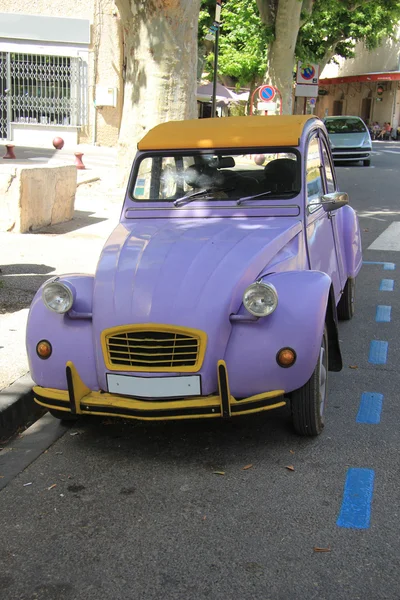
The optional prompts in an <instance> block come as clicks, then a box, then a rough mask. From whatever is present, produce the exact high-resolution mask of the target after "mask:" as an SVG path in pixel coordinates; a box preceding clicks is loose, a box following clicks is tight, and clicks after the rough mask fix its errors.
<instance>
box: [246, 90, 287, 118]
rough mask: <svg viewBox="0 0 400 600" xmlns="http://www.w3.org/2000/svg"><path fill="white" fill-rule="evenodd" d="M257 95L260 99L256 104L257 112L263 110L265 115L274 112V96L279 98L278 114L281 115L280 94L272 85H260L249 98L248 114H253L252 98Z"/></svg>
mask: <svg viewBox="0 0 400 600" xmlns="http://www.w3.org/2000/svg"><path fill="white" fill-rule="evenodd" d="M257 93H258V97H259V99H260V102H258V103H257V110H265V112H266V113H268V111H274V112H275V110H276V102H274V100H275V99H276V96H277V95H278V96H279V100H280V102H279V112H280V114H282V94H281V93H280V91H279V90H278V88H277V87H274V86H273V85H260V86H259V87H258V88H256V89H255V90H254V92H253V94H252V96H251V100H250V114H251V115H252V114H253V104H254V97H255V95H256V94H257Z"/></svg>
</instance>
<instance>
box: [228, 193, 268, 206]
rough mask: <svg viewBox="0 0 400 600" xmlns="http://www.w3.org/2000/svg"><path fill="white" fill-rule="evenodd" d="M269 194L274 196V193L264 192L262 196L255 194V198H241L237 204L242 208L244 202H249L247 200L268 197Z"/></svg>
mask: <svg viewBox="0 0 400 600" xmlns="http://www.w3.org/2000/svg"><path fill="white" fill-rule="evenodd" d="M268 194H272V191H269V192H262V193H261V194H255V195H254V196H245V197H244V198H239V200H237V202H236V204H237V205H238V206H240V205H241V204H243V202H247V200H255V199H256V198H261V197H262V196H268Z"/></svg>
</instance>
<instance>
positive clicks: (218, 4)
mask: <svg viewBox="0 0 400 600" xmlns="http://www.w3.org/2000/svg"><path fill="white" fill-rule="evenodd" d="M221 7H222V0H216V5H215V21H214V25H216V27H217V30H216V32H215V42H214V76H213V90H212V98H211V117H213V118H214V117H216V116H217V83H218V54H219V28H220V25H221V23H220V20H221Z"/></svg>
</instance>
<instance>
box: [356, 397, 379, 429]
mask: <svg viewBox="0 0 400 600" xmlns="http://www.w3.org/2000/svg"><path fill="white" fill-rule="evenodd" d="M382 404H383V394H377V393H376V392H364V393H363V394H361V402H360V408H359V409H358V414H357V417H356V422H357V423H366V424H368V425H377V424H378V423H380V421H381V412H382Z"/></svg>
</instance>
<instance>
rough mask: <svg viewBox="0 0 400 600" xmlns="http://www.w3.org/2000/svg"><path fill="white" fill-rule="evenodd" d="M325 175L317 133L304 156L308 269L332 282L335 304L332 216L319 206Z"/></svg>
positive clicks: (336, 269)
mask: <svg viewBox="0 0 400 600" xmlns="http://www.w3.org/2000/svg"><path fill="white" fill-rule="evenodd" d="M325 186H326V181H325V172H324V166H323V160H322V151H321V147H320V140H319V138H318V131H316V132H313V133H312V134H311V136H310V138H309V140H308V144H307V147H306V153H305V194H306V210H305V220H306V232H307V248H308V259H309V264H310V269H312V270H315V271H323V272H324V273H327V274H328V275H329V276H330V277H331V279H332V283H333V289H334V293H335V298H336V302H338V300H339V297H340V294H341V277H340V271H339V264H338V259H337V252H336V244H335V235H334V227H333V219H332V213H327V212H325V210H324V208H323V207H322V205H321V204H320V202H321V199H322V196H323V195H324V194H325V193H326V189H325Z"/></svg>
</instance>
